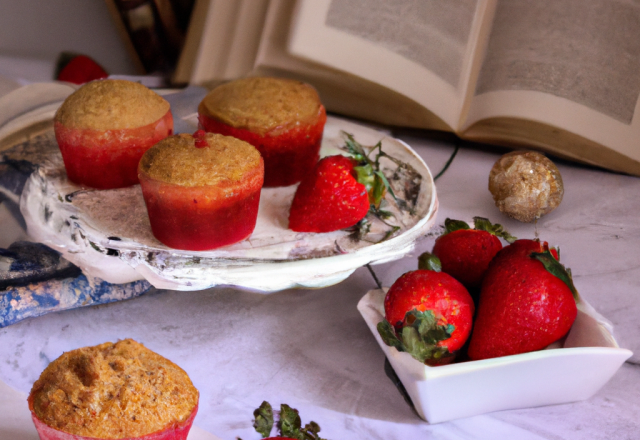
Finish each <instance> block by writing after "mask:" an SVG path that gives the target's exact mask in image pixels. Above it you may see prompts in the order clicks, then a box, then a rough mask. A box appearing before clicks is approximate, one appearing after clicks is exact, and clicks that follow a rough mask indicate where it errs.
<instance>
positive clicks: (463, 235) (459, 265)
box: [432, 217, 516, 296]
mask: <svg viewBox="0 0 640 440" xmlns="http://www.w3.org/2000/svg"><path fill="white" fill-rule="evenodd" d="M473 223H474V228H475V229H471V228H470V227H469V225H468V224H467V223H466V222H463V221H461V220H452V219H449V218H448V219H446V220H445V222H444V227H445V230H444V234H443V235H441V236H440V237H438V238H437V239H436V242H435V244H434V246H433V250H432V253H433V255H435V256H436V257H438V258H439V259H440V263H441V264H442V271H443V272H446V273H448V274H449V275H451V276H452V277H454V278H455V279H456V280H458V281H460V282H461V283H462V284H463V285H464V286H465V287H466V288H467V289H468V290H469V292H470V293H471V294H472V296H473V295H474V294H475V293H476V292H477V291H478V290H479V289H480V286H481V284H482V278H483V277H484V274H485V272H486V271H487V268H488V267H489V263H490V262H491V260H492V259H493V257H494V256H495V255H496V254H497V253H498V251H500V250H501V249H502V242H501V241H500V238H503V239H505V240H506V241H507V242H509V243H512V242H514V241H515V240H516V237H513V236H512V235H510V234H509V233H508V232H507V231H505V230H504V228H503V227H502V226H501V225H498V224H495V225H494V224H492V223H491V222H490V221H489V220H488V219H486V218H482V217H474V218H473Z"/></svg>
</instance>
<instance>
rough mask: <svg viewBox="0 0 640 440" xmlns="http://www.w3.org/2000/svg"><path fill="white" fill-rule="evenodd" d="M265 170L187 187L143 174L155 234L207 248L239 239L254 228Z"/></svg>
mask: <svg viewBox="0 0 640 440" xmlns="http://www.w3.org/2000/svg"><path fill="white" fill-rule="evenodd" d="M261 176H262V174H261V173H259V172H258V170H257V171H256V173H255V175H254V176H249V177H248V178H247V180H246V181H245V182H243V183H240V184H235V185H227V186H215V187H214V186H198V187H183V186H179V185H174V184H170V183H165V182H159V181H156V180H154V179H151V178H149V177H148V176H146V175H145V174H143V173H141V174H140V185H141V187H142V194H143V196H144V199H145V203H146V206H147V211H148V213H149V221H150V223H151V230H152V232H153V235H154V236H155V237H156V238H157V239H158V240H160V241H161V242H162V243H163V244H165V245H167V246H169V247H171V248H174V249H183V250H192V251H205V250H211V249H216V248H219V247H221V246H226V245H230V244H233V243H237V242H239V241H242V240H244V239H246V238H247V237H249V235H251V233H252V232H253V230H254V228H255V225H256V221H257V217H258V207H259V204H260V189H261V182H262V178H261Z"/></svg>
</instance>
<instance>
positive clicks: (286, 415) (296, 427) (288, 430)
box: [278, 403, 302, 439]
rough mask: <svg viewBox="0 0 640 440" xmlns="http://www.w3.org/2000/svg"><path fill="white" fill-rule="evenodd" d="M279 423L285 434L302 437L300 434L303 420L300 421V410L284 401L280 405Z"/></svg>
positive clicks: (281, 430) (286, 435)
mask: <svg viewBox="0 0 640 440" xmlns="http://www.w3.org/2000/svg"><path fill="white" fill-rule="evenodd" d="M278 425H279V428H280V432H281V433H282V435H283V436H285V437H291V438H298V439H302V437H300V436H299V434H300V426H301V425H302V422H301V421H300V415H299V414H298V410H296V409H293V408H291V407H290V406H289V405H287V404H284V403H283V404H282V405H280V421H279V422H278Z"/></svg>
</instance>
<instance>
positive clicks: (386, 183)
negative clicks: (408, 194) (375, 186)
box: [375, 170, 398, 202]
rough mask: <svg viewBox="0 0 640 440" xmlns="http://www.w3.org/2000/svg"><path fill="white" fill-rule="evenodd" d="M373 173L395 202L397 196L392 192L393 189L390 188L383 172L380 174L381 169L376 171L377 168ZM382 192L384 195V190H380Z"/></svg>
mask: <svg viewBox="0 0 640 440" xmlns="http://www.w3.org/2000/svg"><path fill="white" fill-rule="evenodd" d="M375 175H376V177H378V178H379V179H380V180H381V181H382V183H381V185H382V186H383V187H384V189H386V190H387V191H389V194H391V197H393V200H395V201H396V202H397V201H398V198H397V197H396V195H395V194H394V192H393V189H391V184H389V181H388V180H387V177H386V176H385V175H384V174H382V171H377V170H376V171H375ZM379 191H382V190H379ZM382 194H383V195H384V192H382Z"/></svg>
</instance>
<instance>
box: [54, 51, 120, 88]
mask: <svg viewBox="0 0 640 440" xmlns="http://www.w3.org/2000/svg"><path fill="white" fill-rule="evenodd" d="M107 76H109V75H108V74H107V72H106V71H105V70H104V69H103V68H102V66H100V65H99V64H98V63H96V62H95V61H93V60H92V59H91V58H89V57H88V56H86V55H77V56H75V57H73V58H72V59H71V61H69V62H68V63H67V64H66V65H65V66H64V67H63V68H62V70H61V71H60V73H59V74H58V77H57V78H56V79H57V80H59V81H66V82H70V83H74V84H84V83H86V82H89V81H93V80H96V79H102V78H106V77H107Z"/></svg>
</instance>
